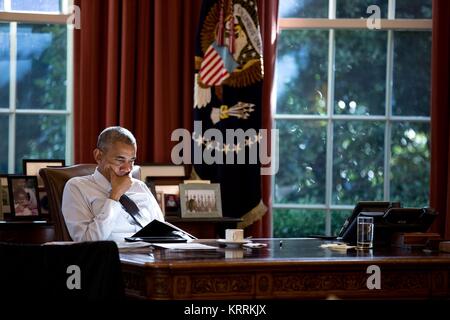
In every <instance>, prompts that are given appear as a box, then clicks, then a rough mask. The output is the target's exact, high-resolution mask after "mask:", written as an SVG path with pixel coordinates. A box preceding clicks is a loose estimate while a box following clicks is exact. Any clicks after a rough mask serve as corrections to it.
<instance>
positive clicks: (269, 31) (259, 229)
mask: <svg viewBox="0 0 450 320" xmlns="http://www.w3.org/2000/svg"><path fill="white" fill-rule="evenodd" d="M278 2H279V1H278V0H271V1H264V0H259V1H258V12H259V22H260V27H261V35H262V40H263V50H264V51H263V52H264V87H263V105H262V108H263V113H262V126H261V127H262V128H263V129H268V130H270V129H272V107H273V106H274V95H272V89H273V86H274V81H273V80H274V76H275V60H276V39H277V32H278ZM269 140H270V139H269ZM269 150H270V149H269ZM272 161H273V160H272ZM272 178H273V177H272V176H270V175H265V176H262V177H261V181H262V190H261V191H262V198H263V202H264V204H265V205H266V206H267V208H268V212H267V213H266V214H265V215H264V216H263V218H262V219H261V220H260V221H257V222H255V223H254V224H252V225H251V226H250V227H248V228H247V230H246V234H251V235H252V236H254V237H270V236H272Z"/></svg>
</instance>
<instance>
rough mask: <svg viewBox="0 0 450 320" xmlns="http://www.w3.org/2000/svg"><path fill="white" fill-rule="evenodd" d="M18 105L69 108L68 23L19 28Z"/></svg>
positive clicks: (23, 106) (39, 107) (30, 107)
mask: <svg viewBox="0 0 450 320" xmlns="http://www.w3.org/2000/svg"><path fill="white" fill-rule="evenodd" d="M17 29H18V30H17V108H19V109H42V108H45V109H65V108H66V80H67V74H66V60H67V57H66V54H67V41H66V38H67V32H66V30H67V27H66V26H65V25H37V24H21V25H19V26H18V28H17Z"/></svg>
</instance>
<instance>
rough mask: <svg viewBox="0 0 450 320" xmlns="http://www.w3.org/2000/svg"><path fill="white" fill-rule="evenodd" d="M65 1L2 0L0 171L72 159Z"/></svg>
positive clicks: (69, 44) (69, 42)
mask: <svg viewBox="0 0 450 320" xmlns="http://www.w3.org/2000/svg"><path fill="white" fill-rule="evenodd" d="M70 5H71V1H69V0H61V1H60V0H39V1H36V0H0V137H2V138H1V139H0V172H9V173H20V172H21V171H22V159H23V158H43V159H44V158H45V159H51V158H57V159H61V158H63V159H66V160H67V162H69V163H70V162H71V159H72V133H71V132H72V127H73V125H72V82H73V81H72V75H73V72H72V43H73V40H72V39H73V35H72V28H73V26H72V25H68V24H67V21H68V20H69V21H70V19H68V18H69V15H67V14H66V13H67V12H69V10H68V8H69V6H70Z"/></svg>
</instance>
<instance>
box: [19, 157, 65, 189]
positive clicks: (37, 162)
mask: <svg viewBox="0 0 450 320" xmlns="http://www.w3.org/2000/svg"><path fill="white" fill-rule="evenodd" d="M65 165H66V161H65V160H64V159H55V160H54V159H23V160H22V166H23V174H24V175H26V176H36V177H37V180H38V187H39V188H44V182H43V181H42V179H41V177H40V175H39V170H40V169H41V168H47V167H64V166H65Z"/></svg>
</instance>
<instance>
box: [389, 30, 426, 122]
mask: <svg viewBox="0 0 450 320" xmlns="http://www.w3.org/2000/svg"><path fill="white" fill-rule="evenodd" d="M394 36H395V38H394V48H395V49H394V81H393V95H392V113H393V114H394V115H405V116H429V115H430V90H431V88H430V86H431V80H430V70H431V32H411V31H409V32H408V31H406V32H395V33H394ZM411 47H413V48H414V50H411Z"/></svg>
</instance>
